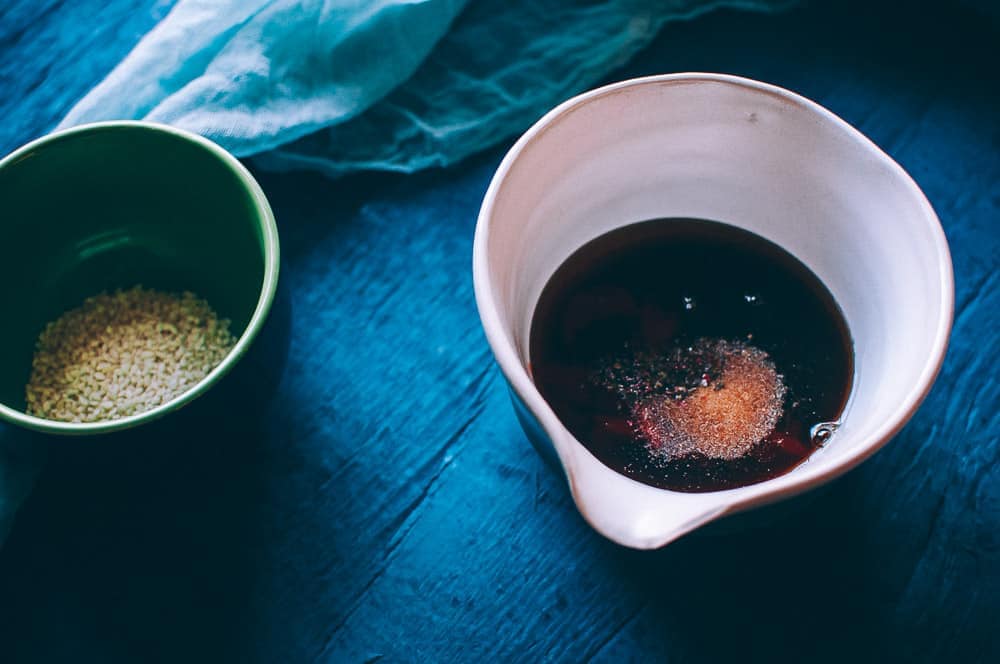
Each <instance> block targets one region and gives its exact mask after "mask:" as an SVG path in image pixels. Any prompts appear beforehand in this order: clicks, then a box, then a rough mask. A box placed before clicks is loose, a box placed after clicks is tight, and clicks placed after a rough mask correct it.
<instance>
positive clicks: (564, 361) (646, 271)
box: [530, 219, 853, 491]
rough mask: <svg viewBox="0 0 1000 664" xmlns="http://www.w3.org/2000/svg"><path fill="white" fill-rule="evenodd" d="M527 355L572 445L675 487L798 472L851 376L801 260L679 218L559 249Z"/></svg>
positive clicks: (834, 322) (848, 352)
mask: <svg viewBox="0 0 1000 664" xmlns="http://www.w3.org/2000/svg"><path fill="white" fill-rule="evenodd" d="M530 344H531V348H530V352H531V367H532V376H533V378H534V381H535V383H536V384H537V385H538V388H539V390H540V391H541V393H542V396H543V397H544V398H545V399H546V400H547V401H548V403H549V404H550V405H551V406H552V408H553V410H554V411H555V413H556V415H558V417H559V418H560V420H561V421H562V422H563V424H564V425H565V426H566V427H567V428H568V429H569V430H570V432H572V433H573V435H574V436H575V437H576V438H577V439H578V440H579V441H580V442H581V443H583V444H584V445H586V446H587V448H588V449H589V450H590V451H591V452H592V453H593V454H594V455H595V456H596V457H597V458H598V459H600V460H601V461H602V462H603V463H605V464H606V465H608V466H609V467H611V468H613V469H614V470H616V471H618V472H620V473H623V474H624V475H627V476H628V477H631V478H633V479H636V480H638V481H640V482H644V483H646V484H650V485H652V486H656V487H662V488H667V489H674V490H678V491H714V490H720V489H730V488H735V487H740V486H745V485H748V484H754V483H756V482H761V481H763V480H767V479H770V478H773V477H776V476H778V475H781V474H783V473H786V472H788V471H789V470H791V469H792V468H794V467H795V466H797V465H798V464H800V463H801V462H802V461H804V460H805V459H806V458H808V457H809V455H810V454H811V453H812V452H813V451H814V450H815V449H817V447H818V446H819V445H820V444H821V443H820V441H817V440H813V439H811V437H810V429H811V427H813V426H814V425H816V424H819V423H821V422H828V421H834V420H836V419H837V418H838V417H839V415H840V413H841V411H842V409H843V407H844V404H845V402H846V401H847V397H848V394H849V391H850V387H851V380H852V374H853V349H852V343H851V339H850V335H849V333H848V329H847V324H846V323H845V321H844V317H843V314H842V313H841V312H840V309H839V308H838V307H837V304H836V302H835V301H834V300H833V297H832V296H831V295H830V293H829V291H828V290H827V289H826V287H825V286H824V285H823V284H822V282H820V280H819V279H818V278H817V277H816V276H815V275H814V274H813V273H812V272H811V271H810V270H809V269H808V268H807V267H806V266H805V265H803V264H802V263H801V262H800V261H798V260H797V259H796V258H794V257H793V256H792V255H791V254H789V253H788V252H787V251H785V250H784V249H781V248H780V247H778V246H777V245H775V244H773V243H771V242H769V241H767V240H765V239H763V238H761V237H760V236H758V235H755V234H753V233H750V232H748V231H744V230H741V229H737V228H735V227H732V226H728V225H726V224H721V223H718V222H712V221H702V220H693V219H659V220H653V221H646V222H641V223H637V224H632V225H630V226H626V227H624V228H620V229H618V230H615V231H612V232H611V233H608V234H606V235H604V236H602V237H599V238H597V239H596V240H593V241H592V242H590V243H588V244H587V245H585V246H584V247H583V248H581V249H580V250H579V251H577V252H576V253H575V254H573V255H572V256H571V257H570V258H569V259H568V260H567V261H566V262H565V263H564V264H563V265H562V266H561V267H560V268H559V269H558V270H557V271H556V273H555V275H554V276H553V277H552V279H551V280H550V281H549V283H548V284H547V285H546V287H545V289H544V291H543V292H542V296H541V298H540V300H539V303H538V307H537V308H536V310H535V315H534V318H533V320H532V325H531V340H530ZM664 432H666V433H664Z"/></svg>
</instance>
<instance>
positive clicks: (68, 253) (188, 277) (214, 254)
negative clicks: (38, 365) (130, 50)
mask: <svg viewBox="0 0 1000 664" xmlns="http://www.w3.org/2000/svg"><path fill="white" fill-rule="evenodd" d="M0 238H2V243H0V301H2V302H3V319H4V324H3V325H0V421H7V422H10V423H13V424H15V425H19V426H22V427H26V428H28V429H31V430H35V431H40V432H44V433H54V434H103V433H111V432H114V431H118V430H122V429H127V428H132V427H135V426H137V425H140V424H144V423H146V422H149V421H152V420H155V419H158V418H161V417H162V416H164V415H166V414H167V413H170V412H173V411H176V410H177V409H179V408H181V407H183V406H185V405H186V404H188V403H189V402H191V401H192V400H194V399H196V398H198V397H199V396H201V395H202V394H204V393H205V392H207V391H208V390H210V389H211V388H212V387H213V386H214V385H215V384H216V383H218V382H219V381H220V380H221V379H222V377H223V376H225V375H226V374H227V373H228V372H230V370H231V369H232V368H233V367H234V366H235V365H236V364H237V363H238V362H239V361H240V360H241V358H243V357H244V355H245V354H246V353H247V351H248V349H249V348H250V346H251V344H252V343H253V342H254V340H255V338H256V337H257V336H258V335H259V333H260V331H261V329H262V327H263V326H264V323H265V320H266V319H267V317H268V313H269V311H270V309H271V306H272V303H273V301H274V298H275V294H276V292H277V286H278V266H279V248H278V232H277V227H276V226H275V222H274V215H273V214H272V212H271V209H270V206H269V205H268V203H267V200H266V199H265V197H264V194H263V192H262V191H261V189H260V186H259V185H258V184H257V182H256V181H255V180H254V178H253V176H252V175H251V174H250V173H249V171H247V170H246V168H245V167H244V166H243V165H242V164H240V162H239V161H238V160H237V159H236V158H235V157H233V156H232V155H230V154H229V153H228V152H226V151H225V150H223V149H222V148H220V147H219V146H218V145H216V144H214V143H212V142H211V141H209V140H207V139H204V138H202V137H200V136H196V135H194V134H190V133H188V132H185V131H181V130H178V129H174V128H171V127H167V126H164V125H156V124H150V123H141V122H106V123H98V124H91V125H84V126H81V127H76V128H73V129H69V130H66V131H62V132H58V133H55V134H51V135H49V136H46V137H44V138H41V139H39V140H36V141H34V142H32V143H29V144H28V145H26V146H24V147H22V148H20V149H18V150H16V151H15V152H13V153H12V154H10V155H9V156H7V157H6V158H4V159H3V160H0ZM135 285H142V286H144V287H146V288H154V289H157V290H162V291H167V292H181V291H186V290H187V291H192V292H194V293H195V294H197V295H198V296H199V297H202V298H204V299H205V300H207V301H208V302H209V304H210V305H211V306H212V307H213V308H214V309H215V311H216V312H217V313H218V314H219V315H220V316H221V317H223V318H228V319H229V320H230V321H231V330H232V333H233V335H234V336H236V337H237V338H238V342H237V344H236V346H235V347H234V348H233V349H232V351H231V352H230V353H229V354H228V355H227V356H226V358H225V359H224V360H223V361H222V363H221V364H220V365H219V366H217V367H216V368H215V369H214V370H213V371H212V372H211V373H210V374H209V375H208V376H206V377H205V378H204V379H202V380H201V381H199V382H198V383H197V384H196V385H195V386H194V387H192V388H191V389H190V390H188V391H187V392H185V393H184V394H182V395H180V396H178V397H176V398H174V399H172V400H170V401H168V402H165V403H164V404H162V405H160V406H158V407H156V408H154V409H152V410H149V411H146V412H144V413H141V414H138V415H133V416H130V417H125V418H121V419H118V420H111V421H105V422H93V423H69V422H59V421H54V420H48V419H43V418H39V417H34V416H31V415H28V414H27V413H26V412H25V386H26V384H27V383H28V380H29V377H30V374H31V365H32V358H33V356H34V350H35V343H36V340H37V339H38V335H39V333H40V332H41V331H42V329H43V328H44V327H45V325H46V324H47V323H48V322H50V321H52V320H55V319H57V318H58V317H59V316H61V315H62V314H63V313H64V312H66V311H67V310H69V309H72V308H75V307H77V306H79V305H80V304H81V303H82V302H83V300H84V299H86V298H87V297H90V296H92V295H95V294H97V293H100V292H103V291H113V290H115V289H118V288H129V287H132V286H135Z"/></svg>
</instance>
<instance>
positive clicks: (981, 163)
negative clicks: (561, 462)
mask: <svg viewBox="0 0 1000 664" xmlns="http://www.w3.org/2000/svg"><path fill="white" fill-rule="evenodd" d="M11 2H12V0H6V1H5V2H3V3H2V4H3V5H4V7H7V8H9V7H11V6H13V7H14V8H15V10H17V11H8V13H7V14H6V18H5V13H4V12H5V9H4V7H0V152H4V153H6V152H7V151H9V150H10V149H12V148H14V147H16V146H17V145H18V144H21V143H23V142H25V141H27V140H28V139H31V138H33V137H35V136H37V135H40V134H42V133H44V132H45V131H47V130H48V129H49V128H51V126H52V125H53V124H54V123H55V122H56V121H57V120H58V119H59V118H60V117H61V116H62V114H63V113H65V111H66V110H67V109H68V108H69V106H70V105H71V104H72V103H73V101H74V100H75V99H76V98H78V97H79V96H80V95H81V94H83V93H84V92H85V91H86V90H87V89H88V88H89V87H90V86H91V85H92V84H93V83H95V82H96V81H97V80H99V79H100V78H101V77H102V76H103V75H104V73H106V72H107V71H108V70H109V69H110V68H111V67H112V66H113V65H114V64H115V63H116V62H117V61H118V59H120V58H121V57H122V56H123V55H124V53H126V52H127V51H128V50H129V49H130V48H131V46H132V45H133V44H134V43H135V41H136V40H137V39H138V38H139V37H140V36H141V35H142V34H143V32H144V31H145V30H147V29H148V28H149V27H150V26H152V25H153V24H154V23H155V21H156V20H157V19H158V18H159V17H161V16H162V15H163V14H164V13H165V11H166V9H167V7H168V6H169V4H170V3H169V2H162V1H159V2H158V1H154V0H145V1H139V2H136V3H134V5H135V7H137V8H133V9H132V10H130V11H127V12H125V11H122V12H120V13H118V14H115V13H114V12H108V11H107V10H104V9H103V7H104V3H103V2H98V1H97V0H76V1H74V2H55V1H52V0H49V1H48V2H30V3H29V2H23V1H22V2H17V1H16V0H15V1H14V2H13V5H12V4H11ZM907 11H909V12H910V13H909V14H908V15H903V14H900V13H898V12H897V11H893V10H890V9H889V8H878V7H876V8H874V9H872V8H870V7H867V6H866V5H858V6H853V5H850V6H845V5H844V3H820V2H817V3H815V4H814V6H812V7H807V8H805V9H799V10H795V11H793V12H790V13H788V14H785V15H782V16H778V17H763V16H752V15H744V14H739V13H721V14H716V15H711V16H707V17H703V18H700V19H698V20H696V21H693V22H690V23H686V24H675V25H672V26H670V27H669V28H668V29H667V30H666V31H665V32H664V33H663V34H662V35H661V37H660V38H659V39H658V40H657V41H656V42H655V44H654V45H653V46H652V47H651V48H649V49H647V50H646V51H645V52H644V53H642V54H641V55H640V56H639V57H638V58H637V59H636V60H635V61H633V62H632V63H630V64H629V65H628V66H627V67H626V68H625V69H623V70H622V71H620V72H617V73H616V74H615V75H614V76H613V77H612V78H624V77H627V76H633V75H641V74H651V73H661V72H667V71H683V70H705V71H724V72H730V73H736V74H741V75H746V76H751V77H754V78H760V79H763V80H765V81H769V82H773V83H777V84H779V85H783V86H786V87H789V88H791V89H793V90H795V91H797V92H800V93H802V94H805V95H806V96H809V97H811V98H813V99H815V100H817V101H818V102H820V103H822V104H824V105H826V106H827V107H829V108H831V109H832V110H833V111H834V112H836V113H838V114H840V115H841V116H843V117H844V118H845V119H847V120H848V121H849V122H851V123H852V124H854V125H855V126H857V127H859V128H860V129H861V130H862V131H863V132H865V133H866V134H867V135H869V136H870V137H871V138H872V139H873V140H874V141H875V142H876V143H878V144H879V145H881V146H882V147H883V148H885V149H886V150H887V151H888V152H889V153H890V154H891V155H892V156H893V157H895V158H896V159H897V160H898V161H900V162H901V163H902V165H903V166H904V167H905V168H907V169H908V170H909V172H910V173H911V174H912V175H913V176H914V178H915V179H916V180H917V182H918V183H919V184H920V185H921V186H922V187H923V188H924V191H925V192H926V193H927V195H928V197H929V198H930V200H931V202H932V203H933V205H934V206H935V208H936V210H937V212H938V214H939V215H940V217H941V220H942V222H943V224H944V227H945V231H946V233H947V235H948V238H949V241H950V243H951V248H952V252H953V258H954V263H955V272H956V275H955V276H956V284H957V293H956V295H957V298H956V316H955V328H954V336H953V341H952V346H951V349H950V351H949V355H948V359H947V361H946V363H945V366H944V369H943V372H942V374H941V377H940V379H939V380H938V382H937V385H936V387H935V388H934V390H933V392H932V393H931V395H930V397H929V399H928V400H927V402H926V404H925V406H924V407H923V409H922V410H921V411H920V412H919V413H918V415H917V416H916V417H915V418H914V420H913V421H912V422H911V424H910V425H909V426H908V427H907V428H906V429H905V430H904V431H903V432H902V433H901V434H900V435H899V436H898V437H897V439H896V440H895V442H893V443H892V444H891V445H889V446H888V447H887V448H886V449H885V450H884V451H882V452H880V453H879V454H878V455H876V457H874V458H873V459H872V460H870V461H869V462H867V463H865V464H864V465H863V466H862V467H860V468H859V469H857V470H855V471H854V472H852V473H850V474H849V475H847V476H846V477H844V478H842V479H841V480H839V481H837V482H836V483H834V484H833V485H832V487H830V489H829V490H827V491H825V492H823V493H821V494H820V495H818V496H815V497H813V498H812V499H804V500H803V499H800V500H799V502H800V505H799V507H800V509H799V510H798V511H797V512H796V513H795V514H794V515H792V516H789V517H785V518H783V519H781V520H779V521H776V522H773V523H771V524H770V525H767V526H763V527H761V528H759V529H756V530H752V531H745V532H738V533H730V534H721V535H715V536H693V537H688V538H685V539H683V540H681V541H679V542H677V543H675V544H673V545H671V546H669V547H667V548H666V549H664V550H662V551H657V552H646V553H642V552H635V551H630V550H625V549H622V548H619V547H617V546H615V545H613V544H611V543H609V542H607V541H605V540H603V539H602V538H601V537H600V536H598V535H596V534H595V533H594V532H593V531H591V530H590V529H589V528H588V527H587V526H586V524H585V523H584V522H583V521H582V519H581V518H580V517H579V516H578V514H577V513H576V511H575V509H574V507H573V505H572V502H571V500H570V499H569V497H568V493H567V491H566V488H565V486H564V483H563V480H562V478H561V477H559V476H558V475H557V474H556V473H554V472H553V471H552V470H551V469H550V468H548V467H547V466H546V465H545V464H544V463H543V462H542V461H541V460H540V459H539V458H538V457H537V456H536V454H535V452H534V451H533V450H532V449H531V447H530V446H529V445H528V443H527V441H526V440H525V437H524V435H523V434H522V433H521V431H520V430H519V428H518V426H517V423H516V421H515V419H514V415H513V413H512V411H511V409H510V407H509V404H508V402H507V396H506V393H505V390H504V387H503V383H502V380H501V377H500V375H499V373H498V371H497V369H496V368H495V367H494V365H493V364H492V360H491V357H490V353H489V350H488V348H487V345H486V342H485V340H484V338H483V336H482V334H481V332H480V329H479V322H478V317H477V314H476V311H475V306H474V302H473V294H472V282H471V269H470V260H471V246H472V234H473V228H474V224H475V218H476V213H477V210H478V206H479V203H480V200H481V197H482V195H483V193H484V191H485V188H486V186H487V183H488V181H489V178H490V177H491V175H492V172H493V170H494V168H495V167H496V165H497V163H498V162H499V160H500V158H501V156H502V152H503V149H504V148H505V147H506V145H509V143H510V140H507V141H506V142H505V143H506V145H505V146H503V147H501V148H498V149H497V150H495V151H492V152H489V153H488V154H483V155H480V156H478V157H475V158H473V159H471V160H469V161H468V162H467V163H463V164H461V165H460V166H458V167H456V168H452V169H449V170H444V171H433V172H426V173H423V174H420V175H416V176H410V177H402V176H387V175H377V174H376V175H362V176H356V177H351V178H349V179H347V180H341V181H335V182H333V181H329V180H325V179H323V178H321V177H318V176H314V175H309V174H285V175H274V174H268V173H261V172H259V173H258V176H259V178H260V181H261V184H262V185H263V187H264V189H265V191H266V192H267V194H268V196H269V198H270V200H271V201H272V204H273V206H274V209H275V212H276V214H277V218H278V221H279V226H280V230H281V234H282V243H283V258H284V264H283V268H282V269H283V276H282V278H283V279H284V281H285V285H286V286H287V288H288V292H289V293H290V296H291V300H292V307H293V311H292V336H291V344H292V345H291V355H290V358H289V364H288V368H287V371H286V373H285V376H284V379H283V382H282V383H281V384H280V386H279V387H278V391H277V395H276V397H275V399H274V401H273V404H272V407H271V411H270V412H269V413H268V416H267V419H266V422H267V424H266V425H264V426H261V427H259V428H257V430H255V431H253V432H251V433H249V434H246V435H244V436H240V437H239V438H238V439H235V440H234V439H227V440H222V438H223V436H220V435H219V434H218V432H216V431H213V430H211V429H208V430H205V431H204V432H203V434H202V435H201V436H200V437H199V440H198V441H196V442H197V443H198V445H199V446H200V452H199V453H197V454H185V455H181V456H180V457H179V458H175V459H173V460H172V461H164V462H162V463H160V464H159V465H158V466H157V467H156V469H155V472H153V473H149V474H147V475H145V476H143V478H142V479H141V481H140V480H137V479H136V478H134V477H130V476H129V475H128V474H127V473H122V472H119V469H116V468H115V467H114V466H113V465H108V464H107V463H106V462H105V461H99V460H98V459H99V458H100V457H99V455H97V456H95V459H94V460H88V457H87V456H86V455H83V456H80V455H77V456H76V457H74V459H75V460H74V462H73V463H66V462H65V461H61V459H62V458H63V456H64V455H63V453H62V451H61V450H58V449H56V450H51V451H50V459H49V463H48V465H47V466H46V467H45V469H44V470H43V472H42V473H41V475H40V478H39V480H38V484H37V486H36V487H35V489H34V491H33V492H32V494H31V496H30V498H29V499H28V500H27V502H26V503H25V504H24V506H23V508H22V510H21V511H20V514H19V516H18V518H17V520H16V523H15V525H14V527H13V530H12V532H11V534H10V537H9V539H8V541H7V543H6V544H5V546H4V548H3V549H2V551H0V661H2V662H15V661H74V662H89V661H99V662H136V661H142V662H145V661H201V660H206V661H262V662H279V661H289V662H313V661H317V662H326V661H348V662H364V661H376V660H381V661H392V662H396V661H418V660H425V661H453V660H467V661H468V660H471V661H479V660H498V661H502V660H508V659H513V660H522V661H539V660H560V661H570V662H576V661H588V660H591V659H593V660H599V661H608V662H618V661H667V660H669V661H680V662H688V661H742V660H744V659H750V660H765V661H775V660H777V661H784V660H791V661H843V660H844V659H847V658H850V659H852V660H862V661H867V660H869V659H876V658H882V659H886V658H888V659H891V660H896V659H899V660H904V659H905V660H925V661H994V662H995V661H1000V470H998V465H997V462H998V455H1000V444H998V432H1000V426H998V424H1000V417H998V414H997V413H998V407H1000V393H998V381H997V377H996V371H997V355H998V348H1000V316H998V310H1000V293H998V286H1000V281H998V276H997V274H998V262H1000V261H998V256H1000V242H998V237H1000V233H998V218H997V217H998V208H1000V185H998V182H1000V108H998V100H1000V94H998V89H1000V78H998V75H997V71H996V64H997V63H998V62H1000V58H998V57H997V56H998V49H997V44H998V43H1000V42H998V39H1000V31H998V26H997V24H996V23H993V22H991V21H990V20H989V19H987V18H985V17H982V16H977V15H975V14H974V13H971V12H969V11H967V10H962V9H960V8H957V7H952V6H951V5H950V4H946V3H940V4H939V7H938V9H937V10H936V11H928V10H917V9H912V8H911V9H908V10H907ZM102 12H104V13H102ZM95 29H99V30H102V31H103V32H100V33H98V34H97V36H94V35H92V31H93V30H95ZM95 44H99V45H100V47H99V48H98V47H96V46H95ZM70 63H72V65H73V66H70ZM0 205H2V202H0ZM0 209H2V208H0Z"/></svg>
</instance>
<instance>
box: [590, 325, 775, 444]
mask: <svg viewBox="0 0 1000 664" xmlns="http://www.w3.org/2000/svg"><path fill="white" fill-rule="evenodd" d="M612 366H613V367H615V368H616V370H615V371H614V372H610V373H606V374H605V375H606V377H614V378H616V379H618V380H619V381H621V382H619V383H618V385H619V390H620V393H622V391H621V389H620V388H621V386H622V385H627V386H628V389H627V394H622V395H623V396H629V397H631V400H630V402H631V404H632V417H633V421H634V423H635V427H636V429H637V432H638V434H639V435H640V436H641V437H642V438H643V439H644V440H645V441H646V442H647V444H648V446H649V448H650V451H651V452H653V453H655V454H656V455H657V456H661V457H664V458H667V459H672V458H679V457H682V456H686V455H689V454H693V453H697V454H702V455H704V456H706V457H709V458H712V459H726V460H732V459H738V458H739V457H741V456H743V455H745V454H746V453H747V452H749V451H750V449H751V448H753V446H754V445H756V444H757V443H758V442H759V441H760V440H762V439H763V438H765V437H767V436H768V435H769V434H770V433H771V432H772V431H773V430H774V427H775V425H776V424H777V423H778V421H779V420H780V419H781V414H782V407H783V404H784V397H785V392H786V388H785V385H784V382H783V380H782V377H781V375H780V374H779V373H778V372H777V370H776V368H775V366H774V363H773V362H772V361H771V359H770V357H769V356H768V354H767V353H765V352H764V351H762V350H760V349H759V348H755V347H753V346H750V345H747V344H744V343H740V342H731V341H725V340H715V339H699V340H698V341H697V342H696V343H695V344H693V345H691V346H687V347H682V348H675V349H673V350H672V351H671V352H669V353H667V354H665V355H663V356H660V359H659V360H654V359H653V357H652V356H650V355H649V354H643V355H636V356H635V357H634V361H632V362H624V363H623V362H622V361H620V360H619V361H616V362H615V363H614V364H613V365H612Z"/></svg>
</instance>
